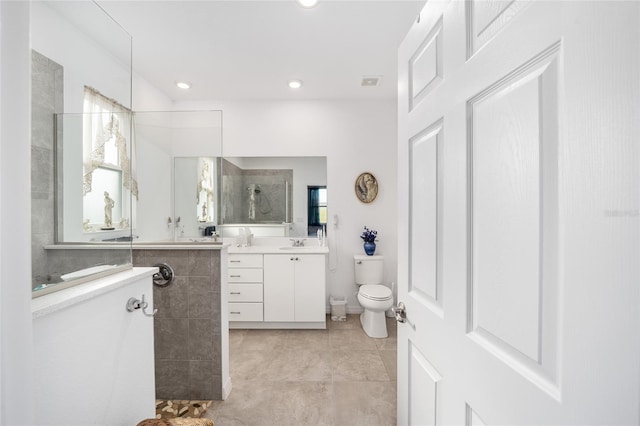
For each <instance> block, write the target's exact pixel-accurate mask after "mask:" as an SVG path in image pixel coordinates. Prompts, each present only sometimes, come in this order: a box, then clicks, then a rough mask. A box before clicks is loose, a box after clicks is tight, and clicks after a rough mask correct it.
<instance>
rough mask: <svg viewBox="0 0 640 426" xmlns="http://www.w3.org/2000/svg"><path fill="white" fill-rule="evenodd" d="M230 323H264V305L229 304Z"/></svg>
mask: <svg viewBox="0 0 640 426" xmlns="http://www.w3.org/2000/svg"><path fill="white" fill-rule="evenodd" d="M229 321H262V303H229Z"/></svg>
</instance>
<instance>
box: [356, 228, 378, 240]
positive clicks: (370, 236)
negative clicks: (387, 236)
mask: <svg viewBox="0 0 640 426" xmlns="http://www.w3.org/2000/svg"><path fill="white" fill-rule="evenodd" d="M377 236H378V231H374V230H373V229H369V228H367V227H366V226H365V227H364V231H362V235H360V238H362V239H363V240H364V241H365V242H367V243H373V242H374V241H375V240H376V237H377Z"/></svg>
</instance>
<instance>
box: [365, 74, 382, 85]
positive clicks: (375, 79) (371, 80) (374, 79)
mask: <svg viewBox="0 0 640 426" xmlns="http://www.w3.org/2000/svg"><path fill="white" fill-rule="evenodd" d="M381 82H382V76H379V75H375V76H364V77H362V83H360V84H361V86H362V87H375V86H380V83H381Z"/></svg>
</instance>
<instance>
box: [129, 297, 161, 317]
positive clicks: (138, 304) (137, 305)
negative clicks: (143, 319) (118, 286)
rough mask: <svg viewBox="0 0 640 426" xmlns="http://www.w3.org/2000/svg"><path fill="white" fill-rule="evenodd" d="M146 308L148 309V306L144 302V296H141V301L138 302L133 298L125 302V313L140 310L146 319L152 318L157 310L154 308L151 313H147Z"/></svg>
mask: <svg viewBox="0 0 640 426" xmlns="http://www.w3.org/2000/svg"><path fill="white" fill-rule="evenodd" d="M148 307H149V304H148V303H147V302H145V300H144V294H143V295H142V299H140V300H139V299H136V298H135V297H131V298H130V299H129V300H127V311H129V312H133V311H135V310H136V309H142V313H143V314H145V315H146V316H148V317H152V316H154V315H155V314H156V313H157V312H158V309H157V308H156V309H154V310H153V312H152V313H148V312H147V308H148Z"/></svg>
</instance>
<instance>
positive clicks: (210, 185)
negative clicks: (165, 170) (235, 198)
mask: <svg viewBox="0 0 640 426" xmlns="http://www.w3.org/2000/svg"><path fill="white" fill-rule="evenodd" d="M219 160H220V159H219V157H176V158H175V161H174V200H175V207H174V211H175V213H174V218H175V220H176V224H175V231H176V237H177V238H178V239H179V238H187V237H199V236H204V235H206V232H205V231H207V229H209V230H210V231H209V236H212V235H213V231H215V225H216V223H217V222H218V207H219V205H220V203H219V202H218V180H219V179H218V170H220V167H219V165H218V163H219ZM178 218H180V220H178ZM210 227H211V228H210Z"/></svg>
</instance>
